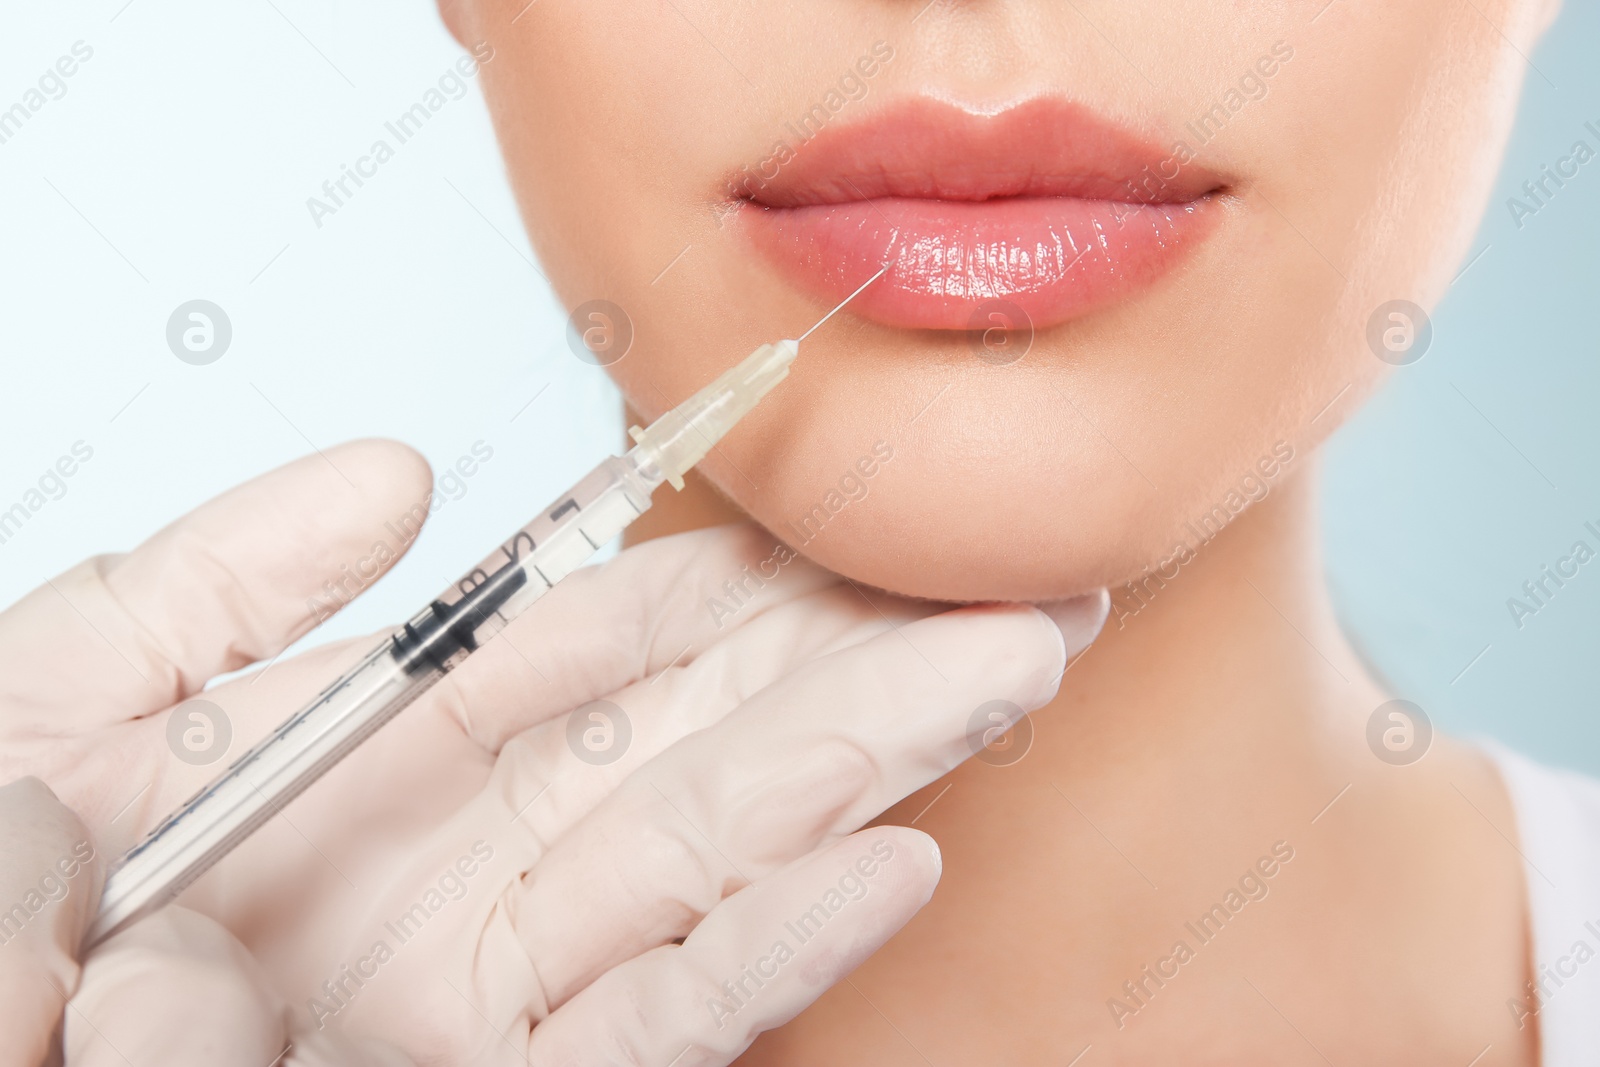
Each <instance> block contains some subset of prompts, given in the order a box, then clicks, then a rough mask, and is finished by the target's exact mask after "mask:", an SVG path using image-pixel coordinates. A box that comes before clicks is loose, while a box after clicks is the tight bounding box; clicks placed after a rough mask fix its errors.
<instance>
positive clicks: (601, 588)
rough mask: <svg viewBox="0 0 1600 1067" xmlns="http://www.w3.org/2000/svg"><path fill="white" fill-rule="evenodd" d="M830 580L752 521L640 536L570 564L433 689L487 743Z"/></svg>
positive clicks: (686, 653)
mask: <svg viewBox="0 0 1600 1067" xmlns="http://www.w3.org/2000/svg"><path fill="white" fill-rule="evenodd" d="M838 581H840V579H839V577H838V576H837V575H834V574H831V573H829V572H828V571H825V570H823V569H822V568H821V567H818V566H817V565H816V564H814V563H811V562H810V561H808V560H805V559H802V558H801V557H800V556H799V555H798V554H797V553H795V551H794V550H793V549H791V548H789V547H788V546H787V545H785V544H783V542H781V541H779V540H778V539H777V538H776V537H774V536H773V535H772V534H771V533H768V532H767V531H765V530H763V529H761V528H760V527H758V526H756V525H754V524H752V523H733V524H730V525H727V526H718V527H713V528H711V529H705V530H694V531H690V532H688V533H682V534H676V535H673V536H670V537H662V538H658V539H656V540H653V541H647V542H645V543H644V544H642V545H638V546H636V547H634V548H630V549H627V550H626V551H624V552H622V553H620V554H619V555H618V556H616V558H614V559H612V560H609V561H608V562H606V563H605V564H603V565H601V566H598V567H587V568H584V569H582V570H579V571H577V572H575V573H573V574H572V575H570V576H569V577H568V578H567V579H566V580H565V581H563V582H562V583H561V584H559V585H557V586H556V587H555V588H554V589H553V590H551V591H550V592H549V593H547V594H546V595H545V596H544V598H543V599H542V600H540V601H539V602H538V603H536V604H534V605H533V606H532V607H531V608H529V609H528V611H527V612H526V613H525V614H523V615H522V616H521V617H520V618H518V619H516V620H515V621H514V622H512V623H511V625H510V626H508V627H506V629H505V630H503V631H502V632H501V633H500V634H499V635H498V637H497V638H496V639H495V640H494V641H491V642H490V643H489V644H487V645H485V646H484V648H483V649H482V650H481V651H480V652H478V653H477V654H476V655H474V656H473V657H472V658H471V659H469V660H468V661H467V662H466V663H465V664H463V665H462V666H461V667H460V668H459V669H457V670H456V671H454V672H453V673H452V674H451V675H449V677H448V679H447V683H448V684H447V686H444V687H441V688H444V689H445V692H444V694H442V698H443V699H446V700H448V701H450V708H449V710H450V711H451V713H452V714H454V715H456V716H457V717H458V718H459V719H460V720H461V722H462V725H463V727H464V728H465V729H466V730H467V731H468V733H469V734H471V736H472V737H473V738H474V739H476V740H477V741H479V742H480V743H481V744H483V745H484V746H485V747H486V748H487V749H489V750H490V751H493V752H498V751H499V750H500V747H501V746H502V745H503V744H505V742H506V741H508V740H510V739H511V738H512V737H514V736H516V735H517V734H519V733H521V732H522V731H523V730H525V729H527V728H528V727H530V726H533V725H535V724H537V723H540V722H543V721H545V720H546V719H550V718H553V717H554V716H556V715H560V714H564V713H565V712H568V711H571V710H572V709H573V708H575V707H577V706H579V705H581V704H584V703H586V702H588V701H591V700H596V699H599V698H601V697H604V696H606V695H607V694H610V693H614V692H616V691H617V690H619V689H621V688H623V687H624V686H627V685H630V684H632V683H633V682H636V681H639V680H640V679H643V678H647V677H649V676H650V675H652V674H655V673H656V672H658V671H661V670H664V669H665V668H667V667H669V666H673V665H682V664H686V663H689V662H692V661H693V659H694V658H695V657H696V656H698V655H700V654H701V653H703V652H705V651H706V650H707V649H709V648H711V647H712V646H713V645H715V644H716V643H717V642H718V641H720V640H722V639H723V638H724V637H726V636H727V635H729V634H731V633H733V632H735V631H736V630H737V629H738V628H739V627H741V626H743V625H745V624H746V623H748V622H750V621H751V620H752V619H755V618H758V617H760V616H761V615H762V614H764V613H765V612H767V611H770V610H771V609H772V608H775V607H777V606H778V605H780V604H784V603H788V602H790V601H793V600H795V599H797V598H799V597H803V596H806V595H808V594H810V593H814V592H816V591H817V590H819V589H822V588H824V587H826V586H829V585H832V584H834V583H836V582H838Z"/></svg>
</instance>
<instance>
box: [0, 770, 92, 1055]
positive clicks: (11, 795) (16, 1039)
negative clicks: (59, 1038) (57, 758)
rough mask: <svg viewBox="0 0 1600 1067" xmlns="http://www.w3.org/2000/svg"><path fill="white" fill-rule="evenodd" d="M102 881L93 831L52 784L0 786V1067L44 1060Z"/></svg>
mask: <svg viewBox="0 0 1600 1067" xmlns="http://www.w3.org/2000/svg"><path fill="white" fill-rule="evenodd" d="M104 877H105V872H104V867H103V864H102V863H101V862H100V859H99V857H98V856H97V855H96V854H95V851H94V846H93V845H92V844H91V843H90V840H89V835H88V831H87V830H86V829H85V828H84V826H83V823H82V822H81V821H79V819H78V817H77V816H76V815H74V814H73V813H72V812H71V811H70V810H69V809H68V808H66V807H65V806H63V805H62V804H61V802H60V801H59V800H57V799H56V797H55V794H54V793H52V792H50V789H49V787H48V786H46V785H45V784H44V783H43V782H41V781H39V779H37V778H22V779H20V780H18V781H15V782H12V783H11V784H10V785H7V786H5V787H4V788H0V908H3V909H6V910H4V911H3V912H0V1034H3V1035H5V1039H4V1040H0V1065H4V1067H13V1065H17V1067H34V1065H35V1064H37V1063H39V1062H40V1061H41V1060H42V1059H44V1057H45V1054H46V1051H47V1050H48V1049H49V1047H50V1043H51V1037H52V1035H53V1034H54V1033H55V1029H56V1023H57V1021H58V1020H59V1019H60V1018H61V1010H62V1005H63V1004H64V1003H65V1002H66V1000H67V998H68V997H70V996H71V995H72V993H73V991H74V990H75V989H77V987H78V979H79V967H78V959H77V956H78V942H79V940H80V939H81V938H82V936H83V932H84V930H85V929H86V928H87V927H88V925H89V920H90V919H92V918H93V917H94V913H95V908H96V907H98V906H99V903H100V887H101V884H102V882H103V880H104Z"/></svg>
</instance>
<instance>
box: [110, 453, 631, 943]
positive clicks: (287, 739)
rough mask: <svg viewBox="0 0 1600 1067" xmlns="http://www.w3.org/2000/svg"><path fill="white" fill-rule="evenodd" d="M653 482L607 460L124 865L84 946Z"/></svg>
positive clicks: (344, 748)
mask: <svg viewBox="0 0 1600 1067" xmlns="http://www.w3.org/2000/svg"><path fill="white" fill-rule="evenodd" d="M659 484H660V479H659V478H658V477H656V476H655V475H654V473H653V472H641V471H640V470H639V468H638V466H637V464H636V463H635V462H634V461H632V460H630V459H627V458H624V457H619V456H611V457H609V458H607V459H606V460H605V461H604V462H602V463H601V464H600V465H599V466H598V467H596V468H595V469H594V470H593V471H591V472H589V474H588V475H587V476H585V477H584V478H583V479H582V480H581V481H579V482H578V483H577V484H576V485H574V486H573V487H572V488H571V489H569V490H567V492H566V493H564V494H562V495H561V496H560V497H558V498H557V499H556V501H555V502H554V503H553V504H551V505H550V506H549V507H548V508H546V509H544V510H543V511H541V512H540V513H539V514H538V516H536V517H535V518H534V520H533V521H532V522H530V523H528V524H527V525H526V526H524V527H522V528H521V529H520V530H518V531H517V532H516V533H515V534H513V535H512V536H511V538H510V539H509V540H507V541H505V542H504V543H503V544H501V545H500V547H498V548H496V549H495V550H494V551H493V552H491V553H490V554H489V555H488V556H487V557H486V558H485V559H484V560H483V561H482V562H481V563H479V564H478V566H476V567H474V568H473V569H472V570H470V571H468V572H467V573H466V574H465V575H463V576H462V577H461V579H460V580H459V581H457V582H455V583H454V584H452V585H451V586H450V587H449V588H447V589H445V590H444V591H443V592H442V593H440V594H439V596H438V597H436V598H435V599H434V600H433V601H432V602H431V603H430V604H429V605H428V606H427V607H426V608H424V609H423V610H422V611H420V612H418V613H417V614H416V615H415V616H413V617H412V619H411V620H410V621H409V622H407V623H406V624H405V625H404V626H402V627H400V629H398V630H396V631H395V632H394V633H393V634H391V635H390V636H389V637H387V638H385V639H384V640H383V641H382V642H381V643H380V644H378V645H377V646H376V647H375V648H373V649H372V650H371V651H370V652H369V653H367V655H366V656H364V657H362V659H361V661H360V662H359V663H357V664H356V665H355V666H354V667H352V668H351V669H350V670H348V671H346V672H345V673H344V674H343V675H341V676H340V677H339V678H338V679H336V680H335V681H334V682H333V684H332V685H330V686H328V687H327V688H326V689H324V690H323V691H322V692H321V693H319V694H318V695H317V697H316V698H315V699H314V700H312V701H311V703H309V704H307V705H306V706H305V707H304V708H302V709H301V710H300V711H299V712H297V713H296V714H295V715H293V716H292V717H291V718H289V719H288V720H287V721H285V722H284V723H283V724H282V725H280V726H279V727H278V728H277V729H276V730H274V731H273V732H272V733H271V734H270V735H268V736H267V737H266V738H265V739H263V740H262V741H261V742H260V743H259V744H257V745H256V746H255V747H254V748H252V749H250V750H249V751H248V752H246V753H244V755H242V756H240V757H239V758H238V759H237V760H235V761H234V762H233V763H232V764H231V765H229V767H228V769H227V770H226V771H224V772H223V773H222V774H221V775H220V776H219V777H218V778H216V779H215V780H214V781H212V782H211V783H210V784H209V785H207V786H206V787H205V788H204V789H202V790H200V792H198V793H196V794H195V795H194V796H193V797H191V798H190V799H189V800H188V801H187V802H186V803H185V804H184V805H183V806H182V807H180V808H179V809H178V810H177V811H176V812H174V813H173V814H172V815H170V816H168V817H167V818H166V819H165V820H164V821H163V822H162V823H161V824H160V825H159V826H157V827H156V828H155V830H153V831H151V833H150V834H149V835H148V836H146V837H145V839H144V840H143V841H142V842H140V843H139V844H138V845H137V846H135V847H134V848H133V849H132V850H131V851H130V852H128V853H127V854H126V855H125V856H123V857H122V859H121V861H120V862H119V863H118V864H117V866H116V867H115V868H114V869H113V870H112V871H111V873H110V875H109V876H108V877H107V879H106V885H105V891H104V893H103V894H102V895H101V901H100V912H99V914H98V915H97V916H96V919H95V923H94V925H93V926H92V927H91V928H90V931H89V934H88V938H87V941H86V944H88V945H93V944H96V943H97V942H99V941H102V940H104V939H105V938H107V937H109V936H111V935H112V934H113V933H115V932H116V931H117V930H119V929H121V928H122V927H123V926H126V925H127V924H128V923H130V922H133V921H134V920H135V919H138V918H140V917H142V916H143V915H146V914H148V913H149V912H151V911H153V910H155V909H156V908H158V907H160V906H161V905H162V904H165V903H166V902H167V901H168V900H171V899H172V898H173V897H174V896H176V895H177V894H178V893H179V892H181V891H182V890H183V889H184V888H185V887H186V886H188V885H189V884H190V883H191V882H193V881H194V880H195V879H196V878H198V877H199V876H200V875H202V874H204V873H205V872H206V870H207V869H209V868H210V867H211V866H212V865H213V864H215V863H216V862H217V861H218V860H219V859H221V858H222V857H223V856H225V855H227V854H228V853H229V852H230V851H232V850H233V848H234V846H236V845H237V844H238V843H239V842H240V841H243V840H244V839H245V838H246V837H248V836H250V834H251V833H253V832H254V831H255V830H256V829H258V828H259V827H260V826H261V825H262V824H263V823H265V822H266V821H267V820H268V819H270V818H272V817H273V816H274V815H276V814H277V813H278V812H279V811H280V810H282V808H283V806H284V805H285V804H287V803H289V801H291V800H293V799H294V798H295V797H296V796H298V795H299V794H300V793H301V792H302V791H303V790H305V789H306V788H307V787H308V786H309V785H311V783H313V782H315V781H316V780H317V779H318V778H320V777H321V776H322V775H323V773H325V772H326V771H327V769H328V768H329V767H332V766H333V765H334V764H335V763H337V762H339V760H341V759H343V758H344V757H345V756H346V755H347V754H348V753H349V752H350V751H351V750H352V749H354V748H355V747H356V746H358V745H359V744H360V743H361V742H362V741H364V740H366V738H367V737H368V736H369V735H370V734H371V733H372V732H373V731H375V730H377V729H378V728H379V727H380V726H382V725H383V724H384V723H386V722H388V721H389V720H390V719H392V718H394V716H395V715H397V714H399V713H400V712H401V711H402V710H403V709H404V708H405V707H406V706H408V705H409V704H411V703H412V702H413V701H414V700H416V699H417V698H418V697H419V696H421V695H422V694H423V693H425V692H426V691H427V690H428V689H429V688H430V687H432V686H433V685H434V683H436V682H438V681H439V679H441V678H443V677H444V676H445V674H447V673H448V672H449V671H451V670H453V669H454V668H456V667H457V666H459V665H460V664H461V662H462V661H463V660H465V659H466V658H467V657H468V656H470V655H471V654H472V653H473V652H474V651H476V650H477V649H478V648H481V647H482V646H483V644H484V643H485V642H487V641H488V640H489V639H490V638H492V637H493V636H494V635H495V634H497V633H499V632H500V631H501V630H502V629H504V628H505V626H506V625H507V624H509V623H510V622H511V620H512V619H514V618H516V617H517V616H518V615H520V614H521V613H522V612H524V611H526V610H527V609H528V607H529V606H530V605H531V604H533V603H534V601H536V600H538V599H539V598H540V597H541V596H543V595H544V594H545V593H546V592H548V591H549V590H550V589H551V588H552V587H553V586H554V585H555V584H556V583H557V582H559V581H560V580H561V579H562V578H565V577H566V576H567V575H568V574H571V573H572V572H573V571H575V570H577V569H578V568H579V567H581V566H583V565H584V564H585V563H586V562H588V560H589V559H590V558H591V557H592V556H593V555H594V554H595V552H597V551H598V550H599V549H600V547H601V546H603V545H605V544H606V543H608V542H609V541H611V540H612V539H613V538H614V537H616V536H617V535H618V534H619V533H621V532H622V531H623V530H624V529H625V528H626V527H627V526H628V524H629V523H631V522H633V520H634V519H636V518H638V517H639V516H640V515H642V514H643V513H644V512H645V511H646V510H647V509H648V508H649V507H650V493H651V491H652V490H653V489H654V488H655V487H656V486H657V485H659Z"/></svg>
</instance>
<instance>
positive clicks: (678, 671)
mask: <svg viewBox="0 0 1600 1067" xmlns="http://www.w3.org/2000/svg"><path fill="white" fill-rule="evenodd" d="M937 610H938V609H937V607H935V606H934V605H932V604H928V603H923V602H916V601H907V600H902V599H898V598H892V597H880V598H878V600H877V601H869V600H868V599H866V598H865V597H864V596H863V595H862V594H861V593H860V592H858V591H857V590H855V589H853V588H851V587H849V586H844V585H837V584H836V585H832V586H829V587H828V588H826V589H821V590H818V591H816V592H814V593H811V594H810V595H808V596H805V597H801V598H799V599H796V600H793V601H790V602H789V603H786V604H782V605H779V606H777V607H774V608H772V609H771V610H769V611H767V612H766V613H764V614H763V615H762V616H761V617H759V618H756V619H752V620H751V621H749V622H747V623H745V624H744V625H743V626H741V627H740V628H739V629H738V630H737V631H735V632H733V633H731V634H729V635H728V636H727V637H725V638H723V639H722V640H721V641H719V642H718V643H717V644H716V645H715V646H713V647H712V648H711V649H710V650H708V651H707V652H706V653H705V654H704V655H702V656H699V657H697V658H695V659H694V660H693V661H691V662H689V663H678V664H674V665H673V666H671V667H669V668H667V669H666V670H663V671H662V672H661V673H659V674H657V675H655V676H654V677H652V678H650V679H649V680H647V681H641V682H638V683H635V684H634V685H631V686H628V687H627V688H625V689H622V690H619V691H617V692H615V693H612V694H610V696H609V697H607V698H606V699H605V700H603V701H595V702H592V703H589V704H584V705H580V706H578V707H577V708H576V709H574V710H573V711H571V712H570V713H569V714H568V715H566V716H564V717H563V718H562V719H561V720H560V721H559V722H552V723H548V724H545V725H543V726H540V727H537V728H533V729H529V730H525V731H523V732H522V733H521V734H519V735H517V736H516V737H514V738H513V739H511V740H510V741H509V742H507V743H506V744H505V745H504V746H503V747H502V748H501V750H500V757H499V759H498V760H497V761H496V762H495V767H494V773H493V775H492V777H491V780H490V782H489V784H488V786H487V787H486V790H485V792H486V793H488V794H491V797H490V800H491V801H492V802H491V803H488V804H486V805H480V807H485V808H486V809H488V810H491V811H495V812H499V813H501V815H500V818H499V821H500V822H501V823H505V822H507V821H508V820H509V821H510V822H512V823H514V824H515V825H516V826H517V827H519V828H520V829H522V830H523V831H524V832H526V833H527V834H529V835H530V836H531V837H532V838H533V842H534V849H533V851H534V853H535V854H538V853H542V852H543V851H544V849H545V848H546V847H548V846H549V845H550V844H551V843H553V842H555V841H556V840H558V839H559V838H561V837H562V836H563V835H564V834H566V833H567V832H568V831H569V830H570V829H571V827H572V826H573V825H574V824H575V823H577V822H578V820H580V819H582V818H583V817H584V816H585V815H587V814H588V813H589V812H591V811H593V810H594V808H595V807H596V806H597V805H599V804H600V802H601V801H602V800H604V799H605V797H606V796H607V795H609V794H610V793H611V792H612V791H613V790H615V789H616V788H617V787H618V786H619V785H620V784H621V783H622V782H623V781H625V780H626V779H627V778H628V776H629V775H631V774H633V773H634V772H635V771H637V770H638V769H639V768H640V767H642V766H644V765H645V764H646V763H648V762H649V761H650V760H651V759H653V758H655V757H656V756H657V755H659V754H660V753H662V752H664V751H666V749H668V748H669V747H671V746H672V745H674V744H676V743H677V742H678V741H680V740H682V739H683V738H685V737H687V736H688V735H690V734H692V733H695V732H696V731H698V730H703V729H705V728H707V727H709V726H712V725H714V724H715V723H717V722H719V721H720V720H721V719H722V718H723V717H724V716H725V715H727V714H728V712H730V711H732V710H733V709H734V708H736V707H738V706H739V704H740V703H742V702H743V701H744V700H746V699H747V698H749V697H750V696H752V695H754V694H755V693H756V692H758V691H760V690H762V689H764V688H766V687H767V686H769V685H771V684H772V683H774V682H776V681H778V680H779V679H781V678H783V677H785V676H786V675H788V674H789V673H791V672H792V671H794V670H795V669H796V668H798V667H800V666H801V665H803V664H805V663H808V662H810V661H812V660H814V659H817V658H819V657H821V656H825V655H828V654H829V653H832V652H834V651H837V650H839V649H843V648H848V647H851V646H854V645H857V644H860V643H862V642H864V641H867V640H870V639H872V638H874V637H876V636H878V635H880V634H882V633H885V632H888V631H889V630H891V629H892V628H893V627H895V626H904V625H907V624H909V623H911V622H913V621H915V620H916V619H919V618H923V617H926V616H928V615H932V614H935V613H936V612H937ZM535 801H536V802H535ZM513 814H514V815H515V818H510V817H511V816H512V815H513ZM475 817H476V818H480V819H481V818H482V817H483V816H482V815H478V816H475Z"/></svg>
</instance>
